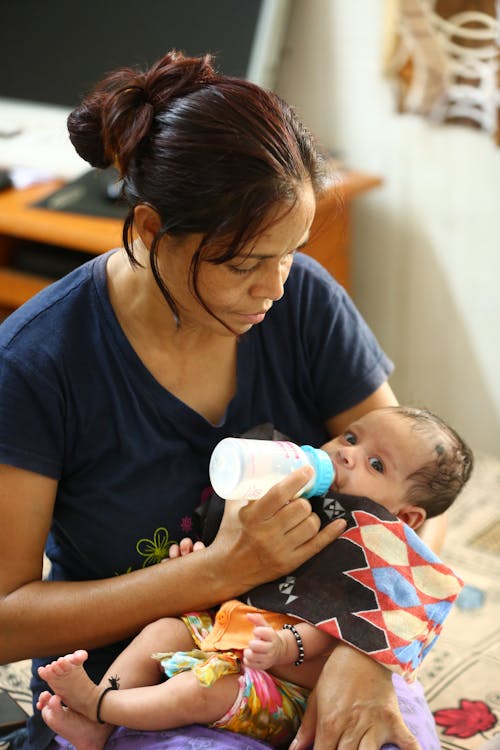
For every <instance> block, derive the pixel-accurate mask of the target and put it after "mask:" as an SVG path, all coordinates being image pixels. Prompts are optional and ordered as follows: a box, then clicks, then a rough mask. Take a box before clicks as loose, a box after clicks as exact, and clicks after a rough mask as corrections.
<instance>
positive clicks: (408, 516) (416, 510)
mask: <svg viewBox="0 0 500 750" xmlns="http://www.w3.org/2000/svg"><path fill="white" fill-rule="evenodd" d="M397 516H398V518H400V519H401V521H404V522H405V523H406V524H407V525H408V526H409V527H410V528H411V529H414V530H415V531H416V530H417V529H418V528H419V527H420V526H422V524H423V522H424V521H425V519H426V518H427V513H426V511H425V508H421V507H420V505H403V507H402V508H401V510H400V511H399V513H398V514H397Z"/></svg>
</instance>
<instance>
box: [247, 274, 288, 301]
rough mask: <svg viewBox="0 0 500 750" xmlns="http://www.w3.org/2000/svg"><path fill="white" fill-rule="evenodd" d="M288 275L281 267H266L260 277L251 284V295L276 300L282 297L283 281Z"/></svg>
mask: <svg viewBox="0 0 500 750" xmlns="http://www.w3.org/2000/svg"><path fill="white" fill-rule="evenodd" d="M287 277H288V274H287V273H284V271H283V269H282V268H279V267H278V268H276V269H272V270H271V269H266V271H265V272H263V273H262V276H261V278H260V279H259V280H258V281H256V283H255V284H254V285H253V286H252V291H251V293H252V296H253V297H257V298H259V299H270V300H272V301H273V302H277V301H278V300H279V299H281V298H282V297H283V294H284V291H285V281H286V279H287Z"/></svg>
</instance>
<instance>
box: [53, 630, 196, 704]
mask: <svg viewBox="0 0 500 750" xmlns="http://www.w3.org/2000/svg"><path fill="white" fill-rule="evenodd" d="M192 648H193V639H192V638H191V636H190V634H189V631H188V629H187V627H186V626H185V625H184V623H183V622H182V620H180V619H178V618H174V617H164V618H162V619H161V620H156V621H155V622H152V623H151V624H150V625H146V627H145V628H143V630H142V631H141V632H140V633H139V635H137V636H136V637H135V638H134V640H133V641H131V642H130V644H129V645H128V646H127V647H126V648H125V649H124V650H123V651H122V652H121V654H120V655H119V656H117V658H116V659H115V660H114V662H113V663H112V664H111V666H110V667H109V669H108V670H107V671H106V673H105V674H104V676H103V678H102V680H101V682H100V685H101V687H102V688H105V687H108V686H109V685H110V680H112V679H113V678H115V677H118V678H119V682H120V688H130V687H142V686H144V685H156V684H157V683H158V682H161V681H162V679H163V677H164V674H163V671H162V668H161V664H160V662H159V661H157V660H156V659H153V658H152V657H151V655H152V654H153V653H155V652H157V651H160V652H164V651H189V650H190V649H192ZM41 676H43V675H41ZM44 679H45V678H44ZM56 692H57V691H56Z"/></svg>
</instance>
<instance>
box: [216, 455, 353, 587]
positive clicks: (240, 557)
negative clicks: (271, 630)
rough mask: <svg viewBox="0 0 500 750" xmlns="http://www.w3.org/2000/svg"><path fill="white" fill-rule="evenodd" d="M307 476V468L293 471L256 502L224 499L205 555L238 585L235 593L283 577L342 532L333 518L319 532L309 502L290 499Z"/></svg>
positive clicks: (317, 518) (342, 527) (308, 471)
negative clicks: (219, 517)
mask: <svg viewBox="0 0 500 750" xmlns="http://www.w3.org/2000/svg"><path fill="white" fill-rule="evenodd" d="M311 472H312V469H311V467H303V468H302V469H297V470H296V471H295V472H292V473H291V474H290V475H289V476H288V477H286V478H285V479H283V480H282V481H281V482H279V483H278V484H276V485H275V486H274V487H272V488H271V489H270V490H269V491H268V492H267V493H266V494H265V495H263V496H262V497H261V498H259V499H258V500H253V501H250V502H245V501H238V500H228V501H226V503H225V508H224V516H223V519H222V523H221V526H220V529H219V532H218V534H217V537H216V539H215V541H214V542H213V544H212V545H211V552H212V554H214V555H215V558H216V559H217V561H218V562H217V565H218V566H223V569H224V574H225V576H226V578H227V576H228V575H229V576H230V577H231V580H232V581H236V580H238V581H239V584H240V586H241V588H239V589H238V590H239V591H245V590H248V589H250V588H253V587H254V586H255V585H257V584H260V583H264V582H266V581H271V580H274V579H275V578H279V577H280V576H282V575H284V574H286V573H289V572H290V571H292V570H294V569H295V568H297V567H299V565H302V563H304V562H305V561H306V560H308V559H309V558H311V557H313V556H314V555H316V554H317V553H318V552H320V551H321V550H322V549H323V548H324V547H326V546H327V545H328V544H330V543H331V542H332V541H334V539H336V538H337V537H338V536H339V535H340V534H341V533H342V531H343V530H344V529H345V521H343V520H337V521H335V522H334V523H331V524H327V525H326V526H325V528H324V529H322V530H321V531H319V527H320V520H319V517H318V516H317V515H316V514H315V513H313V512H312V509H311V504H310V502H309V501H308V500H306V499H305V498H296V499H294V498H295V495H297V493H298V492H299V491H300V490H301V489H302V488H303V487H304V485H305V484H306V483H307V481H308V479H309V478H310V476H311ZM228 559H230V560H231V566H230V568H228V565H227V560H228Z"/></svg>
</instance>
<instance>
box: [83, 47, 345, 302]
mask: <svg viewBox="0 0 500 750" xmlns="http://www.w3.org/2000/svg"><path fill="white" fill-rule="evenodd" d="M68 130H69V133H70V138H71V141H72V143H73V145H74V147H75V148H76V150H77V152H78V153H79V154H80V156H81V157H82V158H83V159H85V160H86V161H88V162H89V163H90V164H91V165H92V166H94V167H100V168H103V167H107V166H109V165H111V164H114V165H115V166H116V167H117V168H118V170H119V172H120V174H121V176H122V178H123V185H124V188H123V192H124V196H125V198H126V199H127V201H128V203H129V205H130V210H129V213H128V215H127V217H126V219H125V223H124V227H123V243H124V247H125V249H126V251H127V254H128V256H129V259H130V261H131V263H132V264H136V265H137V263H138V261H137V259H136V258H135V255H134V242H133V239H134V238H133V223H134V208H135V207H136V206H137V205H139V204H146V205H148V206H150V207H151V208H153V209H154V210H155V211H156V212H157V214H158V216H159V218H160V222H161V228H160V230H159V232H158V234H157V236H156V237H155V239H154V242H153V244H152V247H151V249H150V255H149V260H150V264H151V267H152V271H153V274H154V276H155V279H156V282H157V284H158V286H159V288H160V289H161V291H162V293H163V295H164V297H165V299H166V300H167V302H168V304H169V306H170V308H171V309H172V311H173V313H174V315H175V316H177V317H178V310H177V306H176V304H175V301H174V299H173V297H172V295H171V294H170V292H169V290H168V288H167V286H166V284H165V282H164V280H163V279H162V278H161V274H160V271H159V264H158V257H157V251H158V246H159V242H160V240H161V239H162V237H163V236H164V235H167V234H168V235H169V236H170V237H181V238H182V237H183V236H186V235H188V234H194V233H196V234H200V236H201V238H202V239H201V242H200V245H199V247H198V249H197V250H196V251H195V253H194V255H193V258H192V261H191V273H190V283H191V286H192V289H193V292H194V294H195V295H196V297H197V299H198V301H199V302H200V304H201V305H202V306H203V307H205V309H207V310H208V308H207V307H206V305H205V304H204V301H203V299H202V297H201V296H200V294H199V291H198V285H197V278H198V270H199V267H200V264H201V262H202V261H208V262H210V263H214V264H220V263H226V262H227V261H229V260H231V259H233V258H234V257H235V256H237V255H239V254H240V253H241V250H242V249H243V248H244V247H245V246H247V245H248V243H249V242H251V241H252V240H254V239H255V238H257V237H259V236H260V235H261V234H262V232H264V231H265V230H266V228H267V227H269V226H270V225H271V224H272V223H273V222H276V221H278V220H279V219H280V218H281V217H282V216H284V215H285V213H286V211H287V210H291V209H292V208H293V206H294V205H295V203H296V202H297V200H298V199H299V198H300V191H301V188H302V187H303V185H305V184H310V185H311V186H312V188H313V191H314V192H315V194H319V193H320V192H321V191H322V189H323V188H324V187H326V185H327V184H328V182H329V179H330V169H331V168H330V167H329V161H328V159H326V158H325V155H324V154H323V153H322V152H321V151H320V149H319V148H318V146H317V144H316V142H315V140H314V138H313V136H312V134H311V133H310V131H309V130H308V129H307V128H306V127H305V126H304V124H303V123H302V122H301V121H300V120H299V118H298V117H297V115H296V114H295V112H294V110H293V109H292V107H290V105H288V104H287V103H286V102H284V101H283V100H282V99H281V98H280V97H278V96H277V95H276V94H275V93H273V92H272V91H267V90H265V89H263V88H261V87H259V86H257V85H255V84H253V83H251V82H250V81H246V80H243V79H239V78H234V77H231V76H225V75H222V74H219V73H218V72H217V71H216V70H215V68H214V66H213V60H212V57H211V56H210V55H204V56H201V57H186V56H185V55H184V54H182V53H181V52H178V51H175V50H172V51H170V52H169V53H167V54H166V55H165V56H164V57H162V58H161V59H160V60H158V61H157V62H156V63H155V64H154V65H152V66H151V67H150V68H149V69H147V70H139V69H134V68H120V69H118V70H115V71H113V72H111V73H109V74H108V75H107V76H106V77H105V78H104V79H103V80H102V81H101V82H100V83H98V84H97V85H96V86H95V87H94V89H93V90H92V91H91V92H90V93H89V94H88V96H86V97H85V99H84V100H83V102H82V103H81V104H80V106H78V107H77V108H76V109H74V110H73V112H72V113H71V114H70V116H69V118H68ZM275 209H279V211H276V210H275ZM208 312H211V311H210V310H208Z"/></svg>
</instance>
